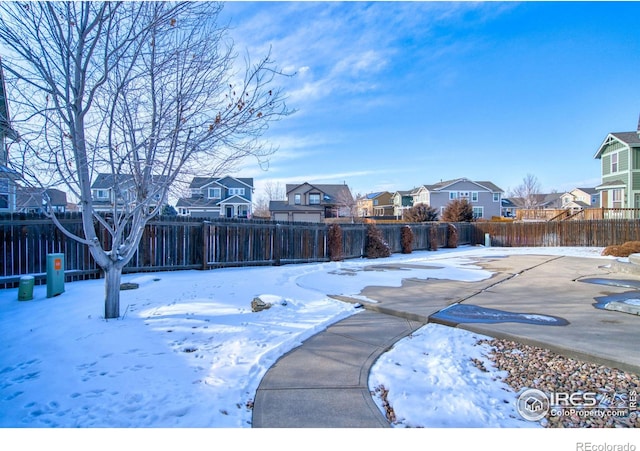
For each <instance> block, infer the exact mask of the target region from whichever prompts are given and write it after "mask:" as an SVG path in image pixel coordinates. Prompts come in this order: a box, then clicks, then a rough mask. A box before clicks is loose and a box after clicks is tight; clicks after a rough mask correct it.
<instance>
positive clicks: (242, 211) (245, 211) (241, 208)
mask: <svg viewBox="0 0 640 451" xmlns="http://www.w3.org/2000/svg"><path fill="white" fill-rule="evenodd" d="M240 189H244V188H240ZM248 216H249V208H248V207H247V206H246V205H238V218H247V217H248Z"/></svg>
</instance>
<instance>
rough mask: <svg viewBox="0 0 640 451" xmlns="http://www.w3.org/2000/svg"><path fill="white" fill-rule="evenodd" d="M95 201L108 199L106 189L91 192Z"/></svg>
mask: <svg viewBox="0 0 640 451" xmlns="http://www.w3.org/2000/svg"><path fill="white" fill-rule="evenodd" d="M93 194H94V195H95V197H96V199H100V200H104V199H108V198H109V191H108V190H106V189H96V190H94V191H93Z"/></svg>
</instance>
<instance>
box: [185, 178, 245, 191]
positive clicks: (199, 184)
mask: <svg viewBox="0 0 640 451" xmlns="http://www.w3.org/2000/svg"><path fill="white" fill-rule="evenodd" d="M228 178H230V179H233V180H237V181H238V182H240V183H242V184H244V185H246V186H247V187H249V188H253V178H247V177H244V178H237V177H231V176H224V177H194V178H193V179H192V180H191V184H190V185H189V188H192V189H202V188H204V187H206V186H209V185H212V184H217V185H220V186H225V187H226V186H227V185H226V184H225V183H224V180H225V179H228Z"/></svg>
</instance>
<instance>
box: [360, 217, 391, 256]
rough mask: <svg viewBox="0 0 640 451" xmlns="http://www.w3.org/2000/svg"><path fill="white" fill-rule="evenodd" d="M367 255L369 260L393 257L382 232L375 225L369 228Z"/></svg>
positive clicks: (370, 225)
mask: <svg viewBox="0 0 640 451" xmlns="http://www.w3.org/2000/svg"><path fill="white" fill-rule="evenodd" d="M365 255H366V257H367V258H380V257H389V256H390V255H391V249H390V248H389V244H388V243H387V242H386V241H385V240H384V238H383V237H382V232H381V231H380V229H378V228H377V227H376V226H375V224H369V225H368V226H367V243H366V246H365Z"/></svg>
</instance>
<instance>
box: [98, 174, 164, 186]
mask: <svg viewBox="0 0 640 451" xmlns="http://www.w3.org/2000/svg"><path fill="white" fill-rule="evenodd" d="M166 179H167V176H165V175H154V176H152V183H154V182H156V181H157V183H158V184H162V183H164V182H165V181H166ZM133 182H134V180H133V176H132V175H131V174H106V173H102V174H98V176H97V177H96V179H95V181H94V182H93V183H92V184H91V189H110V188H113V187H114V186H115V185H116V184H118V185H125V184H130V185H133Z"/></svg>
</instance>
